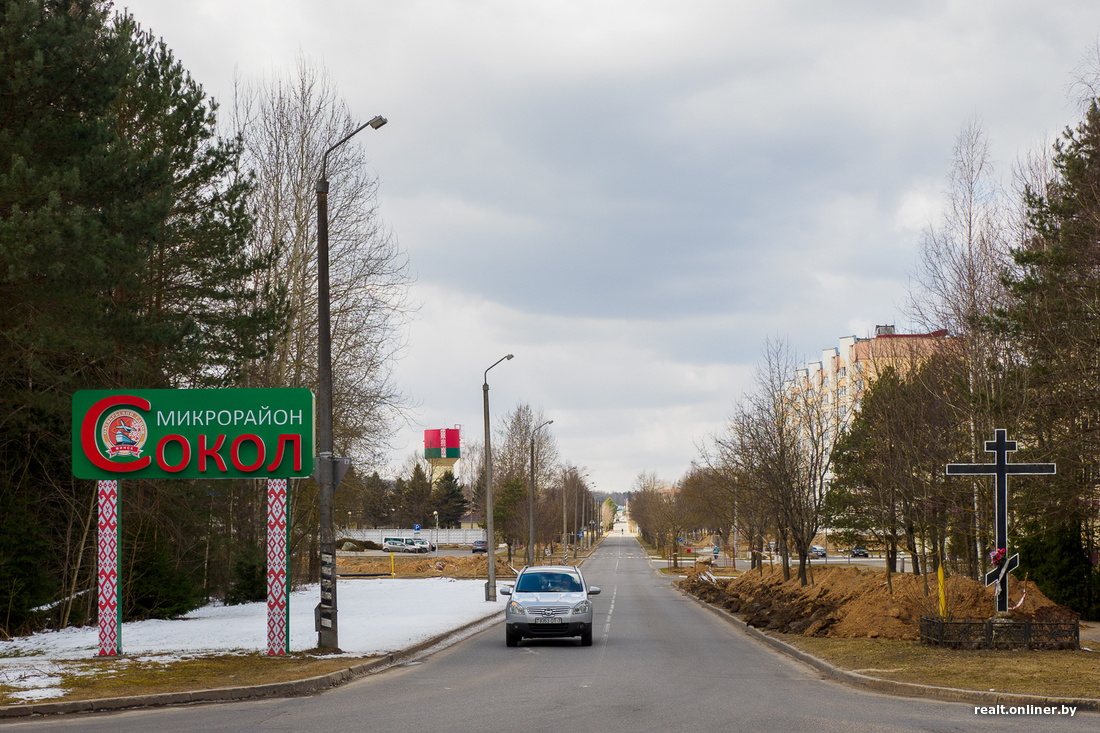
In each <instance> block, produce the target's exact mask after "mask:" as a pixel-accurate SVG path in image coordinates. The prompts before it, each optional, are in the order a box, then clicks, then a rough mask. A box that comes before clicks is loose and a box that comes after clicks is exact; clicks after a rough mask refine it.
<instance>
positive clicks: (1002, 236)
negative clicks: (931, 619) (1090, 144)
mask: <svg viewBox="0 0 1100 733" xmlns="http://www.w3.org/2000/svg"><path fill="white" fill-rule="evenodd" d="M1041 171H1042V161H1041V159H1036V158H1033V159H1030V160H1029V161H1028V165H1027V166H1019V167H1018V169H1017V181H1021V180H1022V181H1024V182H1026V181H1028V180H1029V179H1041V178H1042V175H1043V174H1042V172H1041ZM1021 176H1022V178H1021ZM1007 201H1008V197H1007V196H1006V195H1005V192H1004V190H1003V189H1002V188H1001V186H1000V185H999V184H998V183H997V180H996V177H995V171H994V166H993V162H992V160H991V157H990V152H989V142H988V140H987V138H986V136H985V133H984V131H983V130H982V128H981V125H980V124H979V123H978V122H976V121H972V122H970V123H968V124H967V125H965V126H964V127H963V129H962V130H961V131H960V132H959V135H958V137H957V138H956V141H955V148H954V151H953V154H952V162H951V168H950V171H949V173H948V186H947V191H946V204H945V207H944V210H943V212H942V213H941V215H940V217H939V221H938V223H936V224H933V225H930V226H929V227H928V229H927V230H926V232H925V235H924V238H923V241H922V245H921V254H920V262H919V264H918V269H917V273H916V275H915V278H914V280H915V284H916V286H915V287H914V288H912V289H911V291H910V294H909V301H908V310H909V313H910V315H911V316H912V317H913V318H914V320H916V321H917V322H918V323H921V324H922V325H924V326H925V327H927V328H929V329H930V330H934V329H937V328H947V329H948V330H949V331H950V332H951V333H952V334H953V336H955V338H956V339H957V348H958V349H959V351H960V353H961V355H962V358H963V359H964V361H965V364H966V380H967V390H966V391H965V392H960V393H959V396H960V397H961V398H962V399H959V400H957V401H956V402H954V403H953V404H952V405H951V407H952V409H953V410H954V412H955V414H956V415H957V418H958V420H959V421H960V422H964V423H966V424H968V425H969V432H970V436H971V440H970V443H971V445H970V452H971V459H972V460H981V459H982V457H983V456H984V453H983V441H984V440H985V439H986V437H987V436H988V435H991V434H992V430H993V427H994V423H996V424H997V426H1000V427H1003V426H1004V420H1005V415H1004V414H1003V413H997V412H995V406H996V405H998V404H1000V403H1001V402H1002V401H1003V399H1002V398H1003V395H1004V394H1005V392H1006V385H1005V384H1004V383H1003V382H1004V380H1005V379H1006V378H1008V377H1009V376H1010V375H1011V372H1009V371H1006V370H1004V369H1001V368H1000V366H1002V365H1004V364H1007V363H1011V362H1013V361H1014V360H1015V357H1014V355H1013V353H1012V350H1013V347H1012V344H1011V343H1010V342H1008V341H1006V340H1005V339H999V338H996V337H995V336H994V335H993V333H992V332H991V331H990V329H988V328H986V327H984V325H985V324H986V323H987V322H988V320H989V319H990V318H991V317H992V316H993V314H994V313H995V312H996V311H997V310H998V309H1003V308H1004V307H1005V306H1006V304H1007V302H1008V299H1007V293H1006V290H1005V287H1004V285H1003V277H1004V274H1005V273H1006V272H1008V271H1009V269H1010V268H1011V267H1012V254H1011V245H1012V243H1013V242H1014V241H1016V242H1018V241H1019V239H1018V237H1019V236H1020V234H1021V233H1022V231H1023V229H1024V228H1025V227H1024V224H1023V222H1022V221H1021V214H1020V211H1021V210H1020V209H1019V208H1018V207H1013V206H1010V205H1009V204H1008V203H1007ZM968 483H969V490H970V502H969V506H968V507H967V514H968V515H969V519H970V528H969V531H968V532H967V535H968V536H969V538H970V547H969V550H968V552H967V558H968V574H969V575H970V576H971V577H974V578H976V577H978V574H979V573H981V572H982V569H983V563H984V560H983V558H984V557H985V554H986V553H985V547H984V544H983V543H982V541H981V538H982V536H983V533H982V532H981V531H980V527H981V524H982V522H981V518H982V517H983V516H985V515H986V514H988V513H989V512H990V511H991V509H990V504H989V497H988V492H987V491H985V489H984V484H983V483H982V482H980V481H970V482H968Z"/></svg>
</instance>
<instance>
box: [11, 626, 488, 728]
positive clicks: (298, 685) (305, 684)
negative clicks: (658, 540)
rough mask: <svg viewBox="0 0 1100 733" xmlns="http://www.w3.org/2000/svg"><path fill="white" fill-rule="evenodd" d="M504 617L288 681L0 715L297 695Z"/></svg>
mask: <svg viewBox="0 0 1100 733" xmlns="http://www.w3.org/2000/svg"><path fill="white" fill-rule="evenodd" d="M503 617H504V611H503V609H502V610H500V611H496V612H494V613H492V614H490V615H488V616H485V617H483V618H480V619H477V620H476V621H471V622H470V623H468V624H465V625H463V626H460V627H458V628H457V629H452V630H450V631H446V632H444V633H442V634H439V635H437V636H434V637H432V638H431V639H428V640H427V641H422V642H420V643H419V644H415V645H413V646H411V647H409V648H408V649H402V650H401V651H397V652H391V653H390V654H385V655H383V656H381V657H378V658H377V659H372V660H371V661H369V662H363V663H362V664H356V665H354V666H351V667H348V668H347V669H341V670H337V671H335V672H330V673H328V674H323V675H318V676H316V677H307V678H305V679H301V680H292V681H290V682H268V683H265V684H262V685H252V686H248V687H218V688H214V689H210V690H193V691H190V692H161V693H154V694H151V695H130V696H127V697H104V698H98V699H92V700H73V701H70V702H38V703H28V704H23V705H5V706H0V719H5V718H8V719H10V718H20V717H30V716H32V715H64V714H69V713H93V712H105V711H109V710H125V709H131V708H153V707H165V706H168V705H186V704H189V703H198V702H230V701H239V700H258V699H262V698H271V697H301V696H305V695H312V694H315V693H317V692H323V691H324V690H328V689H331V688H333V687H338V686H340V685H342V684H345V683H347V682H351V681H352V680H355V679H358V678H360V677H364V676H366V675H368V674H372V673H374V672H380V671H382V670H383V669H386V668H387V667H390V666H392V665H394V664H396V663H397V662H400V661H403V660H405V659H408V658H409V657H413V656H416V655H417V654H420V653H421V652H425V651H428V650H430V649H432V648H433V647H435V646H437V645H439V644H443V643H445V642H447V641H450V640H452V639H454V638H455V637H459V636H461V635H462V634H464V633H466V632H468V631H471V630H474V629H477V627H478V626H482V625H484V626H486V627H488V626H491V625H492V624H495V623H496V622H497V621H499V620H500V619H501V618H503Z"/></svg>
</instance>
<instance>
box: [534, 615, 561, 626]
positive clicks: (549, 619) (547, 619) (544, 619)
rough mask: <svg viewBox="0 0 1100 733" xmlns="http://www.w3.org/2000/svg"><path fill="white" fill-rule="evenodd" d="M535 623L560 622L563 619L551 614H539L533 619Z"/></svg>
mask: <svg viewBox="0 0 1100 733" xmlns="http://www.w3.org/2000/svg"><path fill="white" fill-rule="evenodd" d="M535 623H536V624H560V623H563V619H560V618H555V617H553V616H540V617H539V618H537V619H535Z"/></svg>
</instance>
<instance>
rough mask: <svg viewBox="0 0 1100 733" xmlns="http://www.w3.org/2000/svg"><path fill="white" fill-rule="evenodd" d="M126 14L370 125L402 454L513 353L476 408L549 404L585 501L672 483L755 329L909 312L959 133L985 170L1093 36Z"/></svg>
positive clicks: (221, 87)
mask: <svg viewBox="0 0 1100 733" xmlns="http://www.w3.org/2000/svg"><path fill="white" fill-rule="evenodd" d="M122 4H123V3H122V2H119V5H120V6H121V5H122ZM125 5H126V6H127V7H128V8H129V10H130V12H131V13H133V14H134V15H135V16H136V18H137V20H138V21H139V22H141V23H142V25H143V26H144V27H146V28H149V29H151V30H152V31H153V32H154V33H155V34H156V35H158V36H161V37H163V38H164V40H165V41H166V42H167V44H168V45H169V46H170V47H171V48H172V49H173V50H174V52H175V54H176V56H177V58H179V59H180V60H181V61H182V63H183V64H184V66H185V67H186V68H187V69H189V70H190V71H191V73H192V74H193V76H194V77H195V78H196V79H197V80H198V81H199V82H200V83H201V84H202V85H203V86H204V88H205V89H206V91H207V92H208V93H209V94H210V95H212V96H214V97H216V98H219V99H220V100H222V101H223V102H224V103H225V104H226V105H228V102H229V99H230V91H231V88H232V84H233V78H234V74H235V73H237V74H239V75H240V76H242V77H244V78H246V79H248V78H258V77H260V76H264V75H266V76H268V77H269V78H270V77H271V76H273V75H275V76H279V75H281V76H289V75H290V74H291V72H292V69H293V65H294V62H295V59H296V57H297V56H298V55H299V54H301V55H303V56H304V57H305V58H307V59H308V60H310V61H312V62H314V63H315V64H317V65H319V66H320V65H323V66H324V67H325V68H326V69H327V71H328V72H329V74H330V75H331V76H332V78H333V79H334V80H335V82H336V84H337V86H338V88H339V90H340V92H341V94H342V95H343V96H344V98H345V99H346V101H347V103H348V105H349V107H350V108H351V109H352V110H353V112H354V113H355V114H356V115H358V116H359V117H360V118H361V119H363V120H367V119H369V118H370V117H372V116H374V115H376V114H382V115H384V116H386V117H387V118H388V119H389V121H390V124H389V125H387V126H386V127H385V128H382V129H381V130H379V131H377V132H372V131H369V130H368V131H367V132H366V133H364V134H362V135H361V136H360V138H357V141H359V142H360V143H361V144H362V145H364V147H365V150H366V151H367V155H368V156H369V158H370V164H371V166H372V168H373V172H374V173H375V174H377V176H378V177H379V180H380V200H381V211H382V215H383V217H384V218H385V220H386V223H387V224H388V226H389V227H390V228H392V230H393V232H394V233H395V234H396V235H397V237H398V238H399V240H400V242H401V245H402V246H403V247H404V248H405V249H406V250H407V251H408V253H409V256H410V258H411V264H412V269H413V272H414V274H415V277H416V284H415V286H414V288H413V298H414V299H415V300H416V301H417V302H418V303H419V304H420V306H421V307H420V311H419V314H418V316H417V318H416V320H415V321H414V322H413V323H412V325H411V326H410V330H409V333H408V349H407V352H406V355H405V357H404V359H403V360H402V362H401V363H400V365H399V366H398V370H397V377H398V380H399V382H400V385H401V387H402V389H404V390H405V391H406V392H407V393H408V394H409V395H410V396H411V397H412V398H413V399H414V400H415V401H417V402H418V403H419V405H420V408H419V409H418V410H417V412H416V413H415V414H414V415H413V416H412V419H413V420H414V422H415V423H416V424H414V425H412V426H411V427H409V428H407V429H405V430H403V431H402V432H401V433H400V435H399V436H398V439H397V441H396V443H395V446H394V463H395V464H396V463H400V462H401V461H402V460H403V459H404V458H405V457H406V456H407V455H408V454H409V453H411V452H412V451H414V450H415V449H417V448H418V447H419V446H420V445H421V433H420V431H422V430H423V429H424V428H427V427H449V426H453V425H456V424H459V425H462V426H463V428H464V433H465V434H466V435H468V436H470V437H480V435H481V433H482V429H483V428H482V417H481V382H482V373H483V371H484V370H485V368H486V367H488V366H489V365H490V364H492V363H493V362H494V361H496V360H497V359H499V358H500V357H502V356H504V355H505V354H507V353H514V354H515V355H516V358H515V359H514V360H512V361H509V362H505V363H503V364H501V365H500V366H498V367H496V368H495V369H494V370H493V371H492V372H491V373H490V380H489V381H490V386H491V388H492V391H491V399H492V406H493V411H494V414H495V415H502V414H503V413H504V412H506V411H508V410H510V409H512V408H514V407H515V406H516V405H517V404H519V403H529V404H531V405H532V407H534V408H535V409H541V410H542V411H543V412H544V413H545V415H546V416H547V418H549V419H553V420H554V425H553V426H551V430H552V431H553V435H554V437H555V438H556V439H557V441H558V446H559V452H560V454H561V456H562V457H563V458H565V459H567V460H569V461H572V462H574V463H576V464H579V465H583V466H586V467H587V468H588V470H589V473H590V476H591V478H592V479H593V481H594V484H595V488H596V489H597V490H605V491H616V490H626V489H628V488H629V487H630V484H631V483H632V482H633V480H634V478H635V477H636V476H637V474H638V473H639V472H641V471H656V472H657V473H658V474H659V475H660V476H661V477H662V478H665V479H669V480H675V479H676V478H678V477H680V476H681V475H682V474H683V473H684V471H685V470H687V469H688V467H689V465H690V462H691V461H692V459H693V458H694V457H695V456H696V455H697V445H698V444H700V443H701V442H702V441H704V440H705V439H706V437H707V436H708V435H709V434H713V433H714V432H716V431H718V430H720V429H721V427H722V425H723V422H724V420H725V418H726V416H727V415H728V413H729V411H730V408H731V406H732V404H733V402H734V401H735V400H736V399H737V398H738V397H739V395H740V394H741V393H742V392H743V391H744V390H745V389H746V388H747V387H748V386H749V384H750V381H751V378H752V370H753V365H754V363H755V362H756V360H757V359H758V357H759V355H760V350H761V345H762V343H763V341H764V339H765V338H767V337H768V336H776V335H778V336H782V337H785V338H787V339H788V340H789V342H790V344H791V346H792V347H793V349H794V350H795V351H797V352H799V353H804V354H806V355H807V356H809V357H813V356H814V355H815V354H820V350H821V349H822V348H823V347H828V346H833V345H835V344H836V341H837V339H838V338H839V337H840V336H844V335H853V334H855V335H859V336H866V335H868V334H869V333H870V332H871V331H872V329H873V327H874V325H875V324H877V323H897V324H898V325H899V327H902V326H903V325H904V324H905V318H904V315H903V313H902V310H901V306H902V304H903V301H904V298H905V294H906V292H907V288H908V282H909V276H910V273H911V272H912V271H913V270H914V263H915V261H916V252H917V249H918V246H919V243H920V239H921V235H922V231H923V229H924V228H925V227H926V226H927V225H928V224H929V222H931V221H933V220H934V219H935V217H936V216H937V212H938V211H939V210H940V209H941V207H942V193H941V192H942V190H943V188H944V186H945V176H946V173H947V168H948V163H949V160H950V156H951V151H952V146H953V145H954V141H955V138H956V136H957V135H958V133H959V131H960V129H961V128H962V127H963V126H964V125H965V124H967V123H968V122H970V121H973V120H978V121H980V124H981V125H982V127H983V128H984V130H985V131H986V133H987V135H988V137H989V140H990V142H991V145H992V151H993V155H994V157H995V159H996V160H997V162H998V163H999V170H1000V172H1001V173H1002V174H1003V175H1004V176H1005V177H1007V176H1008V174H1009V173H1010V170H1011V166H1012V164H1013V163H1014V162H1015V161H1016V160H1017V159H1018V158H1019V157H1020V156H1021V155H1023V154H1025V153H1026V152H1027V151H1028V150H1029V149H1034V148H1035V147H1037V146H1040V145H1044V144H1045V143H1046V142H1047V141H1049V140H1050V139H1051V138H1052V136H1054V135H1056V134H1058V133H1059V132H1060V131H1061V130H1062V129H1063V128H1064V127H1065V126H1066V125H1067V124H1071V123H1074V122H1075V120H1076V115H1077V112H1076V108H1075V105H1074V104H1072V103H1071V102H1070V95H1069V94H1068V92H1067V90H1068V87H1069V85H1070V83H1071V82H1072V80H1073V78H1074V75H1075V73H1076V72H1077V71H1078V69H1079V68H1080V67H1081V64H1082V62H1083V60H1084V59H1085V57H1086V56H1087V55H1088V53H1089V51H1090V49H1092V48H1094V47H1095V45H1096V43H1097V38H1098V33H1100V3H1096V2H1095V1H1094V0H1080V1H1069V0H1066V1H1062V0H1055V1H1053V2H1043V3H1040V2H1024V1H1021V0H1017V1H1013V0H986V1H981V0H967V1H961V0H959V1H954V2H931V1H930V2H919V1H917V2H907V3H884V2H881V1H879V0H865V1H855V0H853V1H849V2H839V1H838V2H820V1H806V2H738V1H734V0H726V1H712V2H708V1H702V0H698V1H696V0H677V1H676V2H671V1H669V2H652V1H648V0H630V1H628V2H619V1H615V2H612V1H607V2H600V1H599V0H583V1H580V0H554V1H553V2H549V1H545V2H538V1H531V0H524V1H520V0H513V1H511V2H503V1H498V2H489V1H480V0H462V1H458V0H452V1H443V0H439V1H424V2H421V1H418V0H400V1H398V0H387V1H381V0H339V1H337V0H332V1H328V2H316V1H314V2H306V1H305V0H262V1H260V0H189V1H188V2H178V1H177V0H129V2H126V3H125ZM332 185H334V186H335V185H338V182H335V181H334V182H333V183H332Z"/></svg>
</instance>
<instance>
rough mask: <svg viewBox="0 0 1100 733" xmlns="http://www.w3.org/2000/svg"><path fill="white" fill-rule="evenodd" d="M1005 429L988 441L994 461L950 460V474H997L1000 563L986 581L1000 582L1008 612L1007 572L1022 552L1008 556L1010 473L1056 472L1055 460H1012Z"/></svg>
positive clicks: (1001, 606) (1002, 606) (1000, 608)
mask: <svg viewBox="0 0 1100 733" xmlns="http://www.w3.org/2000/svg"><path fill="white" fill-rule="evenodd" d="M1007 435H1008V433H1007V432H1006V431H1005V430H1002V429H997V430H996V431H994V436H995V438H996V439H995V440H987V441H985V452H986V453H993V454H994V455H996V457H997V458H996V462H995V463H948V464H947V475H949V476H959V475H978V476H996V477H997V488H996V492H995V494H994V521H995V523H996V538H995V540H996V545H997V546H996V550H995V553H994V555H995V556H996V557H998V558H999V561H998V562H999V565H1000V566H999V567H994V568H993V569H992V570H990V571H989V572H988V573H986V575H985V584H986V585H993V584H994V583H997V591H996V593H997V612H998V613H1008V573H1009V571H1011V570H1015V569H1016V567H1017V566H1018V565H1019V564H1020V556H1019V555H1012V556H1011V557H1008V477H1009V475H1010V474H1015V475H1027V474H1053V473H1055V464H1053V463H1009V462H1008V454H1009V453H1015V452H1016V441H1015V440H1008V439H1007Z"/></svg>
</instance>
